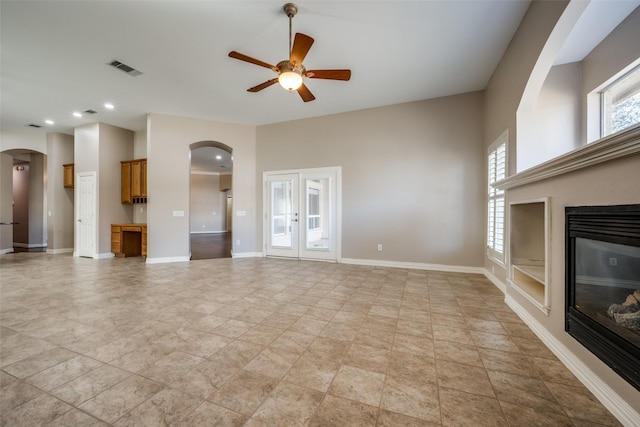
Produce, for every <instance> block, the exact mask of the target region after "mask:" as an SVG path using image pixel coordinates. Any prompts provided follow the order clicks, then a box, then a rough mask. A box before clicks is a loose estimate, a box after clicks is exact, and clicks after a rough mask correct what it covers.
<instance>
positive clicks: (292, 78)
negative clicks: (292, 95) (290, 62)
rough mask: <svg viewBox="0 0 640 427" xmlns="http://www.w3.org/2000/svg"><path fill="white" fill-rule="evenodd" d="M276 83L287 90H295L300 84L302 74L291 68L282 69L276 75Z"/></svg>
mask: <svg viewBox="0 0 640 427" xmlns="http://www.w3.org/2000/svg"><path fill="white" fill-rule="evenodd" d="M278 83H280V86H282V87H283V88H284V89H286V90H288V91H289V92H293V91H294V90H297V89H298V88H299V87H300V86H301V85H302V75H300V73H297V72H295V71H293V70H289V71H284V72H282V73H280V76H279V77H278Z"/></svg>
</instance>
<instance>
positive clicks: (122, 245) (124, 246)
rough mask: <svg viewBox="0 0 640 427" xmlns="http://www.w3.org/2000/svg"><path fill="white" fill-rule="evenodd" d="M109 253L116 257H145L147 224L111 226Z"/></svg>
mask: <svg viewBox="0 0 640 427" xmlns="http://www.w3.org/2000/svg"><path fill="white" fill-rule="evenodd" d="M111 252H113V253H114V254H115V255H116V256H117V257H120V258H124V257H128V256H140V255H142V256H143V257H146V256H147V224H111Z"/></svg>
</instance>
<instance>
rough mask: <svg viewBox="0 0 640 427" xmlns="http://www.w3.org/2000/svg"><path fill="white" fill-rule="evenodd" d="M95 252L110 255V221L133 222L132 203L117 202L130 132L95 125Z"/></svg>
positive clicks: (129, 149)
mask: <svg viewBox="0 0 640 427" xmlns="http://www.w3.org/2000/svg"><path fill="white" fill-rule="evenodd" d="M98 138H99V144H98V147H99V153H98V156H99V162H100V166H99V170H98V194H99V195H98V254H100V255H101V256H109V255H110V254H111V224H115V223H131V222H133V206H132V205H123V204H122V202H121V187H120V179H121V178H120V175H121V167H120V162H121V161H122V160H131V159H133V132H132V131H130V130H127V129H122V128H119V127H116V126H112V125H108V124H106V123H100V124H99V136H98Z"/></svg>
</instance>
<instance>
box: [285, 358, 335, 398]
mask: <svg viewBox="0 0 640 427" xmlns="http://www.w3.org/2000/svg"><path fill="white" fill-rule="evenodd" d="M339 368H340V363H339V362H334V361H332V360H330V359H324V358H319V357H314V356H312V355H310V354H309V353H305V354H304V355H302V356H301V357H300V358H299V359H298V360H297V361H296V363H294V365H293V366H292V367H291V369H289V372H288V373H287V375H286V376H285V377H284V381H287V382H290V383H293V384H297V385H300V386H304V387H308V388H310V389H313V390H317V391H321V392H323V393H325V392H326V391H327V389H328V388H329V385H331V381H333V378H334V377H335V376H336V373H337V372H338V369H339Z"/></svg>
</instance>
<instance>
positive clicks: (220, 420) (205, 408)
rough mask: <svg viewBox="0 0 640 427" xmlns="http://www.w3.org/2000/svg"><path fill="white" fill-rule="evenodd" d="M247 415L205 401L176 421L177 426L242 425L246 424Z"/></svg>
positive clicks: (230, 426)
mask: <svg viewBox="0 0 640 427" xmlns="http://www.w3.org/2000/svg"><path fill="white" fill-rule="evenodd" d="M246 420H247V417H246V416H244V415H242V414H238V413H237V412H233V411H231V410H229V409H227V408H223V407H221V406H219V405H216V404H213V403H210V402H204V403H202V404H201V405H200V406H198V407H197V408H196V409H195V410H194V411H193V412H191V414H189V415H188V416H187V417H186V418H185V419H184V420H182V421H181V422H178V423H176V424H175V425H176V427H193V426H225V427H226V426H228V427H241V426H244V425H245V422H246Z"/></svg>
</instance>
